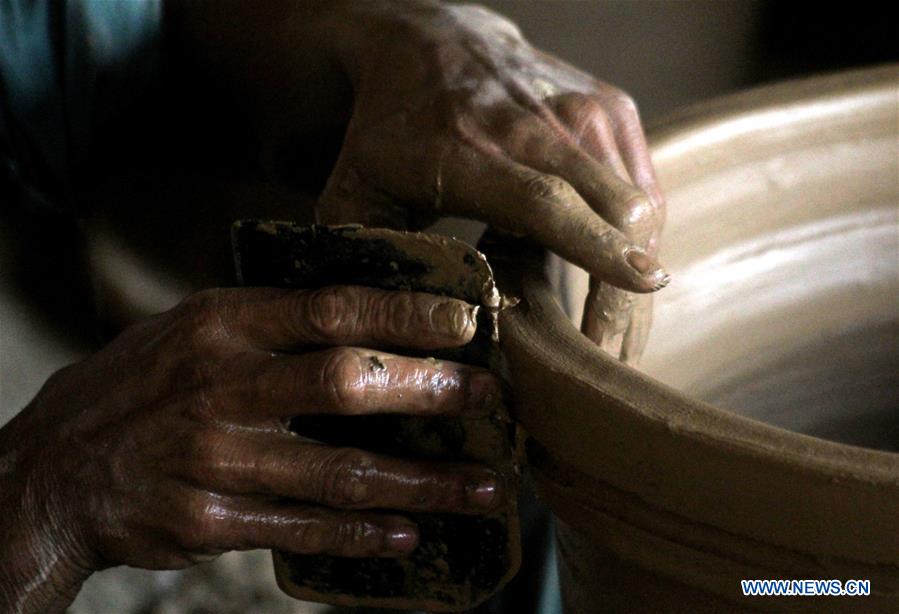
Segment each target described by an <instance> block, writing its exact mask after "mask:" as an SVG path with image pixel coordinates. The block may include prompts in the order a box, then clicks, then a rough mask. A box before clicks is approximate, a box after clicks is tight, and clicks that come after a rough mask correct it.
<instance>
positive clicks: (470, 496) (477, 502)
mask: <svg viewBox="0 0 899 614" xmlns="http://www.w3.org/2000/svg"><path fill="white" fill-rule="evenodd" d="M498 490H499V489H498V488H497V485H496V480H493V479H490V478H488V479H484V480H479V481H477V482H474V483H472V484H469V485H468V486H467V487H466V489H465V497H466V501H467V503H468V505H470V506H472V507H477V508H481V509H489V508H490V507H492V506H493V504H494V502H495V501H496V493H497V491H498Z"/></svg>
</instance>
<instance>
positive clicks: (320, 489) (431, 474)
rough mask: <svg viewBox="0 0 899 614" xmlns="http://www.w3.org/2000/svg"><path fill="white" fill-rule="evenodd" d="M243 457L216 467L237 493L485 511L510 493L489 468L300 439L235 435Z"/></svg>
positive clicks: (340, 504)
mask: <svg viewBox="0 0 899 614" xmlns="http://www.w3.org/2000/svg"><path fill="white" fill-rule="evenodd" d="M229 446H230V447H232V448H233V450H232V451H230V452H228V453H226V454H228V455H229V456H230V457H232V458H235V459H242V461H243V462H241V460H238V461H237V462H231V463H228V465H227V466H224V467H221V466H220V467H218V468H214V469H217V471H215V473H216V475H217V477H216V482H217V485H218V486H219V487H221V488H223V489H225V491H226V492H232V493H235V494H268V495H277V496H280V497H289V498H291V499H296V500H300V501H308V502H310V503H318V504H322V505H326V506H328V507H333V508H343V509H393V510H407V511H426V512H448V513H460V514H483V513H484V512H485V511H487V510H489V509H491V508H493V507H495V506H496V505H497V504H498V503H500V502H501V501H502V500H503V499H504V497H505V494H504V488H503V483H502V480H501V479H500V478H499V476H498V475H497V474H496V473H495V472H494V471H492V470H490V469H489V468H487V467H486V466H484V465H479V464H475V463H462V462H454V463H450V462H436V461H423V460H422V461H419V460H409V459H397V458H392V457H389V456H384V455H380V454H374V453H372V452H367V451H364V450H359V449H356V448H346V447H343V448H337V447H332V446H327V445H322V444H315V443H307V442H300V441H297V440H296V438H293V437H287V436H282V437H277V438H272V437H265V438H262V437H256V438H241V439H239V440H236V441H235V440H234V439H233V438H232V441H231V443H230V444H229Z"/></svg>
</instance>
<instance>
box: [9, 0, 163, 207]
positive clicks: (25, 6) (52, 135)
mask: <svg viewBox="0 0 899 614" xmlns="http://www.w3.org/2000/svg"><path fill="white" fill-rule="evenodd" d="M161 1H162V0H65V1H63V0H55V1H54V0H0V181H3V178H4V176H5V177H6V181H7V182H8V183H17V184H19V185H18V187H19V188H20V189H21V191H24V192H26V193H30V194H32V195H33V196H34V197H35V198H38V199H40V198H41V197H43V196H46V197H48V200H64V199H65V196H66V194H67V192H68V191H69V190H70V189H71V187H72V185H73V181H74V179H75V175H76V173H77V172H78V171H79V170H80V169H81V168H82V165H84V164H85V162H86V160H87V158H88V157H89V155H90V152H91V146H92V144H93V141H94V136H95V131H96V130H97V129H98V127H99V126H101V125H103V124H105V123H108V122H110V121H112V120H113V119H119V118H126V119H127V110H128V108H129V106H130V104H131V103H132V102H134V101H135V100H137V99H139V97H140V96H141V95H142V93H143V92H144V91H145V90H146V89H147V88H149V87H151V86H152V84H153V82H154V80H155V79H156V78H157V76H158V71H159V57H160V45H161V42H160V40H161V29H162V6H161Z"/></svg>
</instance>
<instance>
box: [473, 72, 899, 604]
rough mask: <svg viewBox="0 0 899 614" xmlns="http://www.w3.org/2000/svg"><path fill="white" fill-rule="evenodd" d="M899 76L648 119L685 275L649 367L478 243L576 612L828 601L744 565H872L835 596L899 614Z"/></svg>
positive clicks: (828, 80) (849, 79) (856, 569)
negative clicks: (612, 348)
mask: <svg viewBox="0 0 899 614" xmlns="http://www.w3.org/2000/svg"><path fill="white" fill-rule="evenodd" d="M897 84H899V70H897V68H896V67H895V66H891V67H883V68H876V69H870V70H865V71H859V72H852V73H845V74H841V75H836V76H829V77H824V78H815V79H809V80H803V81H796V82H790V83H785V84H781V85H777V86H774V87H768V88H763V89H759V90H754V91H751V92H748V93H745V94H741V95H738V96H735V97H731V98H728V99H723V100H721V101H717V102H713V103H711V104H707V105H705V106H702V107H699V108H697V109H695V110H690V111H688V112H687V113H685V114H682V115H681V116H679V117H677V118H674V119H673V120H672V121H671V122H670V123H669V124H668V125H667V126H666V127H664V128H662V129H661V130H658V131H656V132H655V133H654V138H653V139H652V142H653V159H654V162H655V165H656V168H657V170H658V173H659V178H660V182H661V185H662V187H663V189H664V191H665V193H666V195H667V198H668V201H669V214H668V221H667V225H666V229H665V234H664V237H663V241H662V245H663V251H662V260H663V261H664V262H665V263H666V265H667V267H668V268H669V270H670V271H671V273H672V276H673V278H674V281H673V282H672V284H671V286H670V287H669V288H667V289H666V290H664V291H662V292H661V293H659V295H658V297H657V303H656V304H657V308H656V321H655V323H654V325H653V331H652V334H651V341H650V343H649V346H648V348H647V350H646V359H645V362H644V366H643V371H644V372H645V373H641V372H638V371H635V370H632V369H629V368H626V367H623V366H621V365H620V364H619V363H617V362H616V361H614V360H612V359H610V358H609V357H608V356H607V355H605V354H604V353H602V352H601V351H599V350H598V349H597V348H596V347H595V346H593V345H592V344H591V343H590V342H589V341H588V340H587V339H586V338H584V337H583V336H581V335H580V333H579V332H578V331H577V330H576V328H575V327H574V325H572V324H571V322H570V321H569V319H568V316H566V314H565V313H564V312H563V310H562V308H561V307H560V304H559V303H558V302H557V301H556V298H555V296H554V292H553V290H552V285H551V283H550V281H549V280H548V279H547V277H546V275H545V274H544V271H543V267H542V259H541V258H540V257H537V258H535V259H532V260H531V261H530V265H528V264H524V265H522V264H521V257H520V256H521V254H520V250H519V251H518V252H516V253H515V254H514V255H511V254H510V256H509V257H508V258H505V257H504V255H503V251H504V248H503V246H502V245H499V246H497V247H495V248H491V247H490V246H488V248H487V249H488V252H487V253H488V257H489V258H490V259H491V262H492V263H493V265H494V268H495V269H496V270H497V271H498V275H497V277H498V282H499V286H500V288H501V289H502V290H503V291H504V292H508V293H512V294H515V295H517V296H520V297H521V298H522V303H521V304H520V305H519V307H517V308H515V309H510V310H507V311H504V312H503V313H502V315H501V320H500V327H501V328H500V330H501V344H502V349H503V351H504V353H505V355H506V358H507V360H508V365H509V369H510V373H511V376H512V380H513V383H514V387H515V391H516V398H517V400H516V412H517V418H518V419H519V420H520V421H521V422H522V424H523V426H524V427H525V429H526V430H527V431H528V433H529V434H530V436H531V438H532V439H531V442H530V444H529V446H528V455H529V463H530V468H531V471H532V475H533V476H534V479H535V482H536V485H537V488H538V493H539V496H540V497H541V498H542V499H543V500H544V501H545V503H547V504H548V505H549V506H550V507H551V508H552V510H553V512H554V513H555V514H556V516H557V518H558V519H559V521H560V522H559V524H558V533H557V537H558V544H559V553H560V570H561V572H560V573H561V580H562V587H563V597H564V601H565V605H566V610H567V611H570V612H600V611H610V610H616V609H621V610H625V609H626V610H627V611H634V610H635V609H636V610H640V609H641V608H647V609H648V610H650V611H702V610H707V609H716V610H725V611H732V610H733V609H735V608H740V607H746V608H749V607H763V608H790V609H797V608H800V609H801V608H802V607H807V608H810V609H814V610H820V608H821V607H822V603H821V602H820V601H818V600H811V599H807V598H805V599H797V598H771V599H763V598H757V597H754V598H744V597H743V596H742V592H741V589H740V582H739V581H740V579H744V578H746V579H749V578H796V579H802V578H823V579H831V578H836V579H841V580H846V579H870V581H871V593H872V594H871V596H870V597H861V598H849V597H842V598H837V599H840V603H839V606H840V607H847V608H852V607H857V608H861V609H865V611H871V610H872V609H878V610H880V609H882V610H889V611H897V610H899V454H897V452H899V414H897V411H899V408H897V405H896V404H897V399H899V395H897V392H899V378H897V374H899V368H897V366H899V365H897V362H899V361H897V347H899V344H897V340H899V339H897V337H899V335H897V321H899V317H897V316H899V313H897V311H899V229H897V203H899V134H897V132H899V85H897ZM564 275H565V276H566V278H567V281H568V283H567V285H568V287H569V288H573V290H570V292H569V293H570V294H573V295H576V294H578V291H577V290H578V287H580V288H581V294H582V295H583V293H584V292H585V288H586V279H585V277H584V278H578V276H577V274H576V273H574V272H572V270H570V269H569V270H567V271H564ZM582 295H581V298H582ZM565 298H567V300H563V302H566V303H567V304H577V303H578V302H579V301H578V300H577V299H576V298H572V297H571V296H568V297H565ZM662 382H665V383H662ZM675 388H679V389H680V390H679V391H678V390H675ZM705 401H711V402H714V403H716V404H721V405H725V406H727V407H728V408H729V409H733V410H738V411H742V412H743V414H745V415H740V414H739V413H736V412H735V411H727V410H723V409H720V408H718V407H715V406H713V405H711V404H708V403H707V402H705ZM753 417H755V418H756V419H752V418H753ZM761 420H765V422H768V423H765V422H762V421H761ZM775 425H777V426H775ZM787 429H792V430H787ZM800 431H801V432H800ZM802 432H804V433H808V434H802ZM809 435H820V436H822V437H828V438H829V439H830V440H826V439H824V438H818V437H813V436H809ZM849 444H856V445H849ZM862 445H865V446H868V447H861V446H862ZM875 448H877V449H875Z"/></svg>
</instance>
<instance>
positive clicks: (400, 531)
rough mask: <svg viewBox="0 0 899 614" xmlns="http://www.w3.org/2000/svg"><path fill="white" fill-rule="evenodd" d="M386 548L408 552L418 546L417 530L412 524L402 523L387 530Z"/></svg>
mask: <svg viewBox="0 0 899 614" xmlns="http://www.w3.org/2000/svg"><path fill="white" fill-rule="evenodd" d="M386 541H387V549H388V550H392V551H394V552H403V553H409V552H412V551H413V550H415V548H416V546H418V530H417V529H416V527H414V526H412V525H402V526H399V527H394V528H392V529H390V530H388V531H387V540H386Z"/></svg>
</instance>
